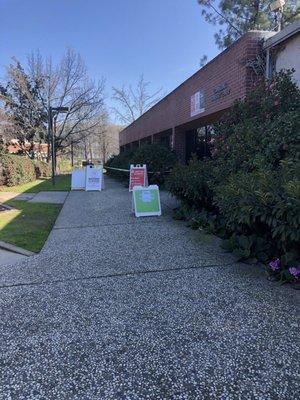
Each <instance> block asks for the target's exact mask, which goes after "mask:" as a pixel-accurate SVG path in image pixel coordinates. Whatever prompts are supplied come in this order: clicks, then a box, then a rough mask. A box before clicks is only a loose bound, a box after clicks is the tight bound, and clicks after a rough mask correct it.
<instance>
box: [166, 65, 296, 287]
mask: <svg viewBox="0 0 300 400" xmlns="http://www.w3.org/2000/svg"><path fill="white" fill-rule="evenodd" d="M299 115H300V90H299V88H297V86H296V85H295V84H294V83H293V82H292V80H291V77H290V73H280V74H278V75H277V76H276V77H275V78H274V79H273V80H272V81H264V80H263V81H262V82H261V83H260V84H259V85H258V87H257V88H256V89H255V90H254V91H253V92H251V93H250V94H249V96H248V97H247V98H246V99H245V100H244V101H238V102H236V103H235V105H234V106H233V107H232V109H231V110H230V112H229V113H228V114H227V115H225V116H224V117H223V118H222V119H221V120H220V121H219V122H218V123H217V124H215V126H214V133H215V134H214V144H213V148H212V149H211V153H212V159H210V160H204V161H197V160H193V161H192V162H191V163H190V164H189V165H188V166H177V167H176V168H175V169H174V170H173V172H172V174H171V176H170V178H169V180H168V186H169V189H170V191H171V193H173V194H174V195H176V196H177V197H178V198H179V199H181V200H182V201H183V203H184V204H185V207H186V206H188V207H189V208H190V214H189V213H188V212H186V210H185V212H184V213H181V214H185V215H186V216H187V218H188V219H189V220H190V224H191V225H192V226H193V227H197V226H199V227H202V228H203V227H204V228H205V229H208V230H210V231H214V232H218V233H221V235H222V236H226V237H227V241H226V242H225V244H224V245H225V247H226V248H227V249H230V250H232V251H234V253H235V254H236V255H237V256H238V258H239V259H249V258H252V259H258V260H262V261H264V262H266V261H267V260H274V259H276V260H277V259H278V260H279V264H280V269H276V274H278V276H280V279H283V278H282V277H284V279H286V280H287V279H289V277H290V279H294V280H295V279H298V278H297V277H295V274H297V269H296V270H295V269H293V268H294V267H295V266H297V265H298V263H299V257H300V255H299V249H300V229H299V228H300V176H299V174H300V118H299ZM279 264H278V265H279ZM272 265H273V264H272ZM276 266H277V264H276ZM270 268H271V267H270ZM291 268H292V269H291ZM270 271H272V269H271V270H270ZM287 271H290V272H287ZM291 271H292V272H291ZM295 271H296V272H295ZM299 280H300V272H299Z"/></svg>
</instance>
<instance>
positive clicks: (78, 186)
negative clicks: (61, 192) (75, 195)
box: [71, 169, 85, 190]
mask: <svg viewBox="0 0 300 400" xmlns="http://www.w3.org/2000/svg"><path fill="white" fill-rule="evenodd" d="M84 189H85V169H74V171H73V172H72V177H71V190H84Z"/></svg>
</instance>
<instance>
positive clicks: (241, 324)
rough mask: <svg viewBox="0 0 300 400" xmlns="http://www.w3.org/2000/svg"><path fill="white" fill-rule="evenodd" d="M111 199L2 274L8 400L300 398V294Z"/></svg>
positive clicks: (88, 197)
mask: <svg viewBox="0 0 300 400" xmlns="http://www.w3.org/2000/svg"><path fill="white" fill-rule="evenodd" d="M106 188H107V189H106V190H105V191H104V192H71V193H70V194H69V196H68V197H67V199H66V202H65V204H64V207H63V209H62V211H61V213H60V215H59V218H58V220H57V222H56V224H55V227H54V229H53V231H52V232H51V234H50V236H49V239H48V241H47V242H46V245H45V247H44V249H43V250H42V251H41V253H40V254H39V255H37V256H33V257H30V259H27V260H25V261H22V262H21V263H18V264H16V265H14V266H8V267H0V312H1V319H0V352H1V354H4V355H5V358H3V361H2V363H0V375H1V377H2V382H1V385H2V387H1V390H0V399H2V398H3V399H9V398H12V399H95V400H96V399H97V400H99V399H101V400H102V399H111V400H115V399H130V400H134V399H138V400H140V399H205V400H206V399H243V400H244V399H272V400H273V399H287V400H291V399H297V398H298V393H299V390H300V385H299V359H300V357H299V356H300V354H299V348H300V346H299V326H300V321H299V312H298V311H299V308H298V307H299V303H300V301H299V292H297V291H294V290H292V289H291V288H290V287H288V286H286V287H284V286H283V287H279V286H278V285H276V284H274V283H270V282H268V281H267V280H266V278H265V276H264V272H263V271H262V270H260V269H259V267H254V266H248V265H242V264H237V263H235V262H234V260H233V258H232V256H231V255H229V254H225V253H223V251H222V250H221V249H220V248H219V247H217V246H216V245H215V244H214V242H213V241H210V240H209V239H208V238H206V237H204V236H201V235H200V233H199V232H196V231H193V230H191V229H189V228H187V227H185V225H184V223H182V222H178V221H174V220H173V219H172V211H171V208H170V207H167V206H164V205H163V216H162V217H152V218H140V219H137V218H134V217H133V215H132V213H131V198H130V194H129V193H128V191H127V190H126V189H125V188H123V187H122V186H120V185H119V184H118V183H116V182H113V181H109V180H107V181H106ZM163 197H164V196H163ZM167 201H168V200H167V199H166V202H167ZM169 205H170V203H169ZM1 396H2V397H1Z"/></svg>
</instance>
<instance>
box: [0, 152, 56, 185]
mask: <svg viewBox="0 0 300 400" xmlns="http://www.w3.org/2000/svg"><path fill="white" fill-rule="evenodd" d="M50 175H51V168H50V166H49V165H48V164H47V163H45V162H43V161H34V160H31V159H30V158H28V157H27V156H20V155H13V154H1V158H0V184H1V185H6V186H16V185H21V184H23V183H27V182H32V181H34V180H35V179H37V178H46V177H48V176H50Z"/></svg>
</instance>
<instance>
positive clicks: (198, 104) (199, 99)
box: [191, 90, 205, 117]
mask: <svg viewBox="0 0 300 400" xmlns="http://www.w3.org/2000/svg"><path fill="white" fill-rule="evenodd" d="M203 111H205V104H204V92H203V91H202V90H199V91H198V92H196V93H194V94H193V95H192V96H191V117H194V116H195V115H197V114H200V113H202V112H203Z"/></svg>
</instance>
